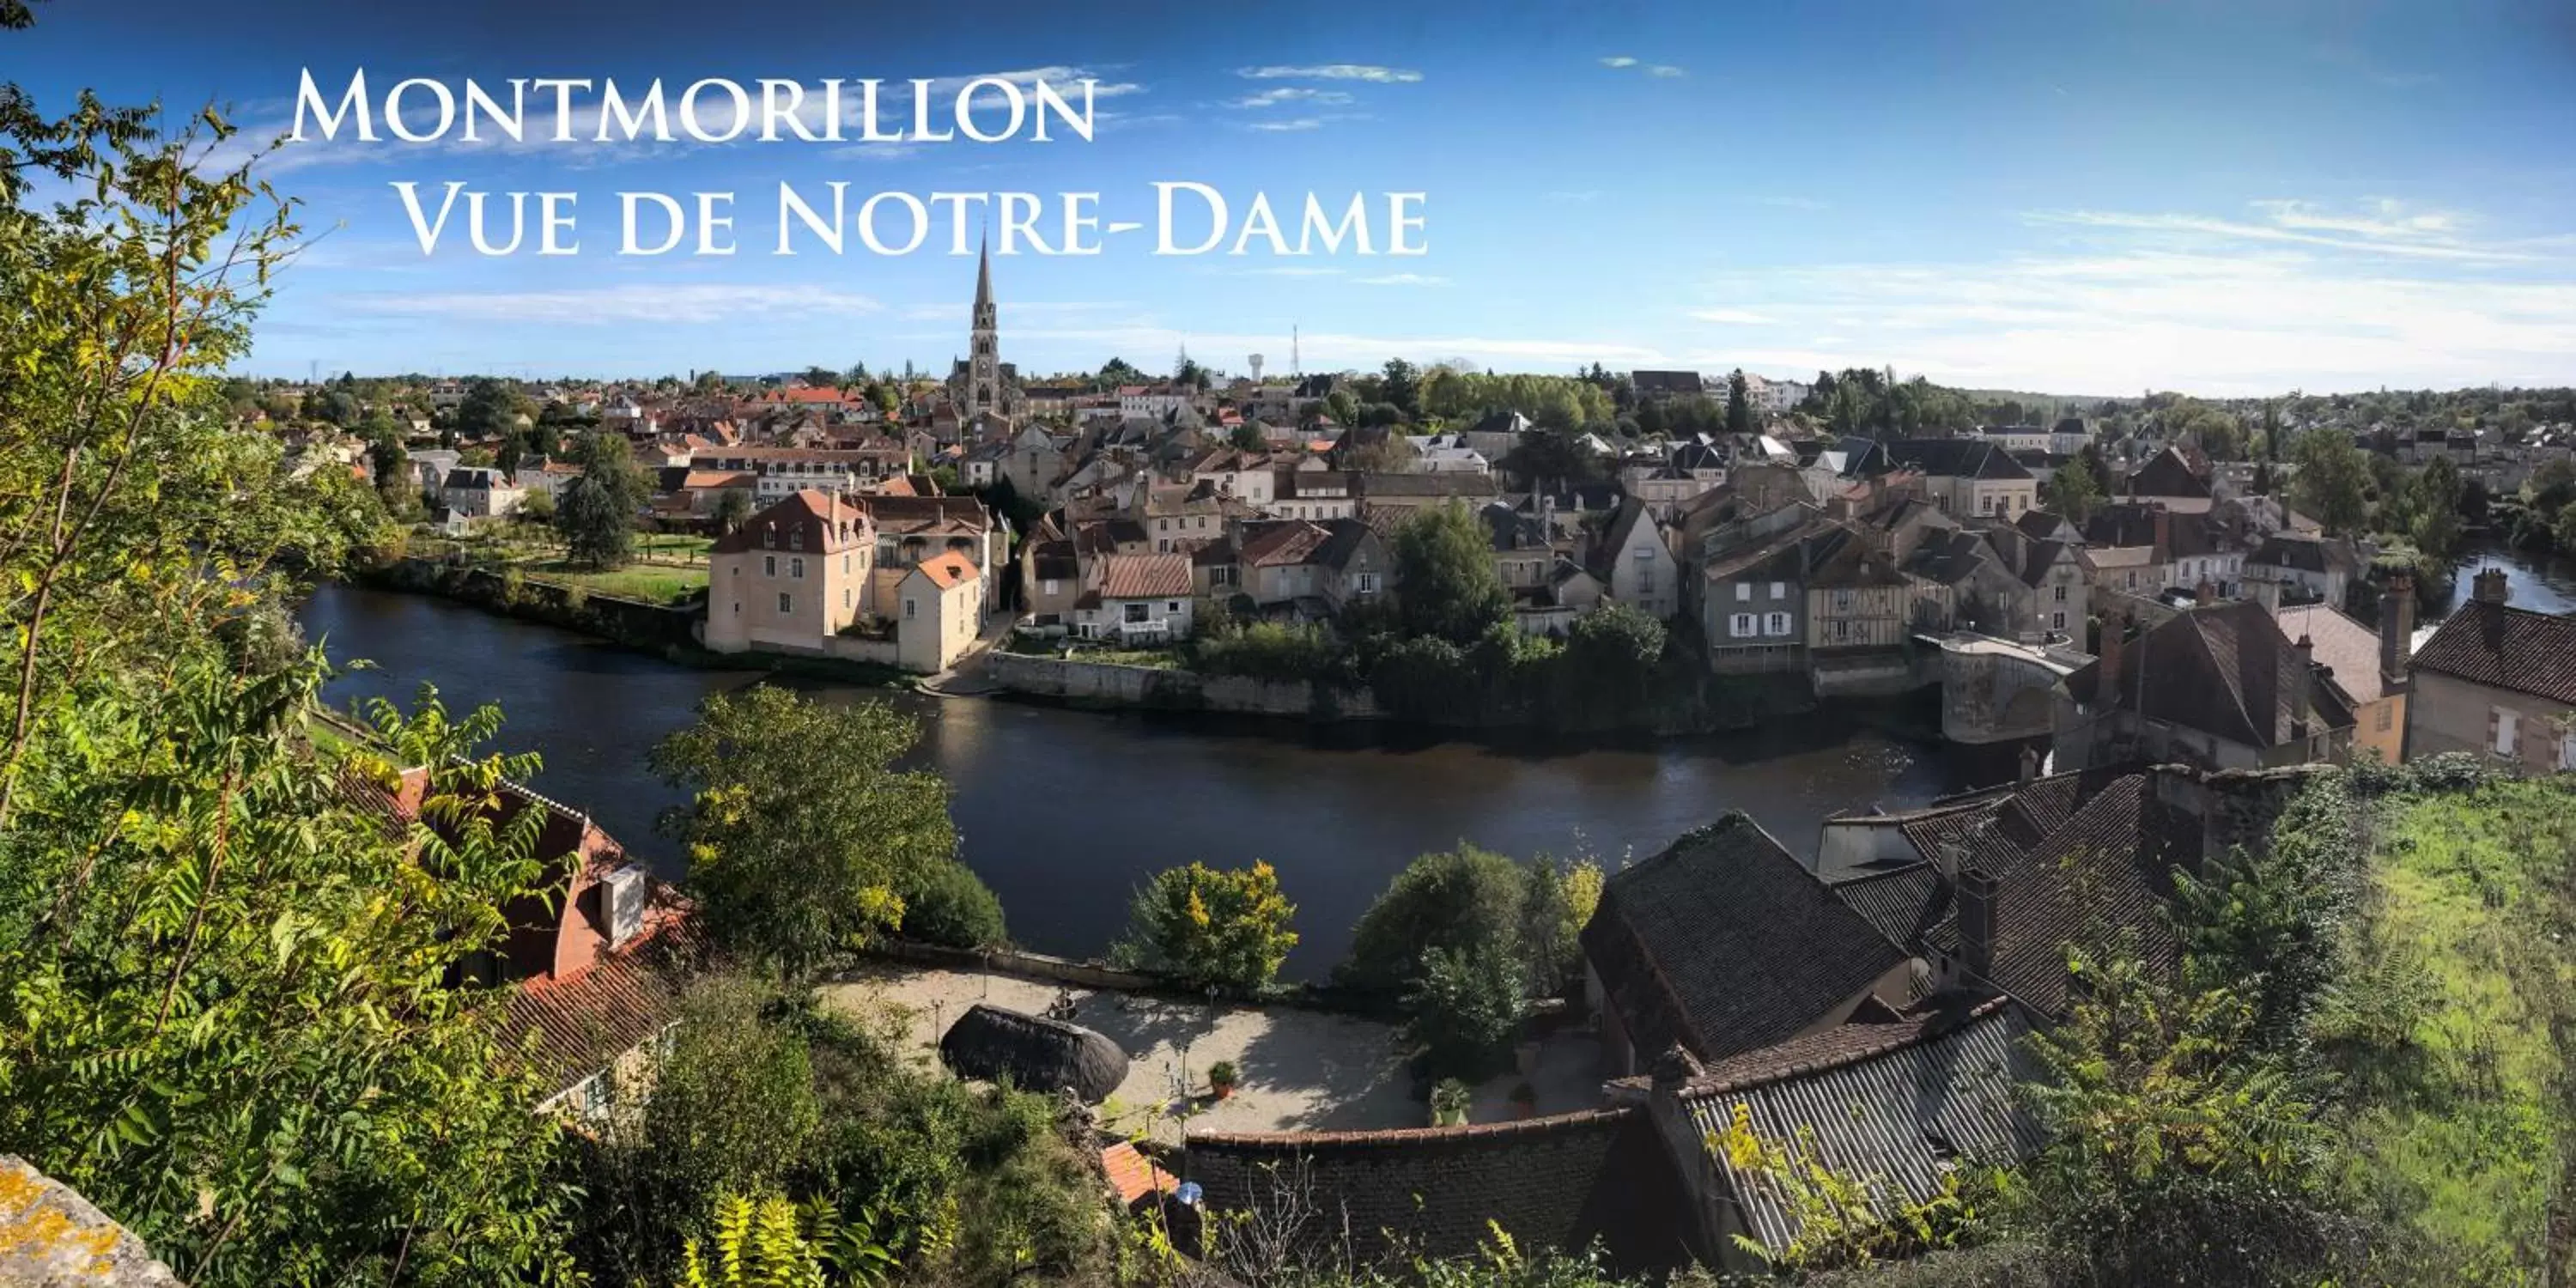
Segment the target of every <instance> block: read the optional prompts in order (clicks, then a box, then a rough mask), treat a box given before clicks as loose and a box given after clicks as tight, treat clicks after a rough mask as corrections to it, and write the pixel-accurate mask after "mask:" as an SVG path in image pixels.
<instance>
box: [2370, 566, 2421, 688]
mask: <svg viewBox="0 0 2576 1288" xmlns="http://www.w3.org/2000/svg"><path fill="white" fill-rule="evenodd" d="M2414 649H2415V578H2414V577H2413V576H2412V575H2410V574H2407V573H2402V572H2392V573H2390V574H2388V586H2387V588H2386V589H2384V590H2382V591H2380V592H2379V686H2380V688H2381V689H2382V690H2384V691H2386V692H2390V693H2395V692H2398V691H2401V690H2403V689H2404V688H2405V687H2406V659H2407V657H2408V656H2409V655H2410V654H2412V653H2413V652H2414Z"/></svg>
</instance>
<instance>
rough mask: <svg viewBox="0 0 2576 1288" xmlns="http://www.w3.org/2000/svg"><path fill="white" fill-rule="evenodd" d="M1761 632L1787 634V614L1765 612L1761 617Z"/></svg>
mask: <svg viewBox="0 0 2576 1288" xmlns="http://www.w3.org/2000/svg"><path fill="white" fill-rule="evenodd" d="M1762 633H1763V634H1765V635H1786V634H1788V633H1789V615H1788V614H1787V613H1768V614H1765V615H1764V616H1763V619H1762Z"/></svg>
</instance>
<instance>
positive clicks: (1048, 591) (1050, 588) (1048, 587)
mask: <svg viewBox="0 0 2576 1288" xmlns="http://www.w3.org/2000/svg"><path fill="white" fill-rule="evenodd" d="M1061 584H1062V583H1060V582H1058V581H1057V580H1056V579H1055V578H1053V577H1049V578H1046V579H1045V580H1043V581H1040V582H1039V583H1038V593H1039V594H1041V595H1054V594H1059V593H1061V592H1060V591H1058V589H1057V587H1058V586H1059V585H1061Z"/></svg>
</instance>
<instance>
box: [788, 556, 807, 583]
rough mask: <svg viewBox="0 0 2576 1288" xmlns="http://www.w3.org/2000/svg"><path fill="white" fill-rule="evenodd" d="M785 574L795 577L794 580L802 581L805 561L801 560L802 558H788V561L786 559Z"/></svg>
mask: <svg viewBox="0 0 2576 1288" xmlns="http://www.w3.org/2000/svg"><path fill="white" fill-rule="evenodd" d="M787 575H788V576H790V577H793V578H795V579H796V580H798V581H803V580H805V561H804V560H802V559H790V560H788V561H787Z"/></svg>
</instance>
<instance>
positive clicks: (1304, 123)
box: [1252, 116, 1324, 134]
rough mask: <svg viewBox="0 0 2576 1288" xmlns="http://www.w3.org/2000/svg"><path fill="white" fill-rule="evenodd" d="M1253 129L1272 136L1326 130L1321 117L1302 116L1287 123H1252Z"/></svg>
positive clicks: (1286, 121)
mask: <svg viewBox="0 0 2576 1288" xmlns="http://www.w3.org/2000/svg"><path fill="white" fill-rule="evenodd" d="M1252 128H1253V129H1256V130H1261V131H1265V132H1267V133H1271V134H1290V133H1295V132H1297V131H1301V130H1320V129H1322V128H1324V118H1322V117H1320V116H1300V117H1295V118H1292V119H1289V120H1285V121H1254V122H1253V123H1252Z"/></svg>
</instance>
